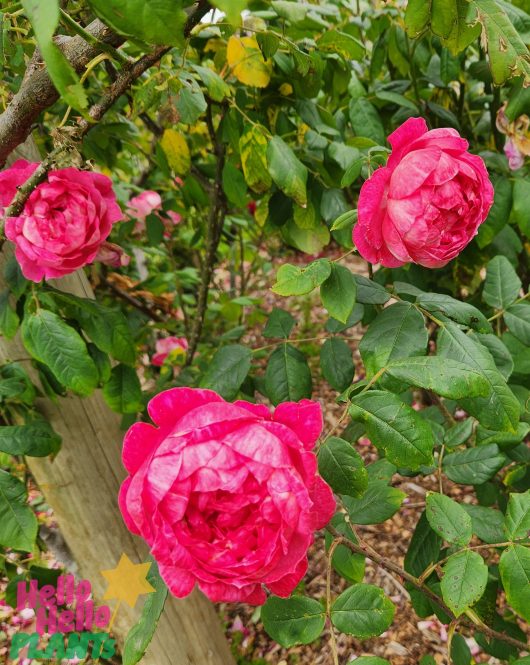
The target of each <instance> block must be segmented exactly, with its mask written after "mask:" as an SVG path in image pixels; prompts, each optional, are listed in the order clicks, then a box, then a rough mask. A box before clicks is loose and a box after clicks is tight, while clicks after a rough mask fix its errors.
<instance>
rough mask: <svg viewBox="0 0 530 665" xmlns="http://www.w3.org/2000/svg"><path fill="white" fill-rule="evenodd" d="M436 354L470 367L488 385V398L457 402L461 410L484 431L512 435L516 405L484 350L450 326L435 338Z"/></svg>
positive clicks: (517, 420) (517, 406) (514, 399)
mask: <svg viewBox="0 0 530 665" xmlns="http://www.w3.org/2000/svg"><path fill="white" fill-rule="evenodd" d="M438 354H439V355H440V356H442V357H443V358H452V359H453V360H458V361H460V362H463V363H465V364H467V365H471V366H472V367H473V368H474V369H476V370H477V371H478V372H480V373H481V374H482V375H483V376H484V378H485V379H486V380H487V381H488V383H489V385H490V394H489V396H488V397H473V398H470V399H463V400H460V404H461V405H462V407H463V408H464V409H465V410H466V411H467V412H468V413H470V414H471V415H472V416H474V417H475V418H477V419H478V420H479V421H480V422H481V424H483V425H484V427H487V428H490V429H494V430H496V431H499V430H502V431H511V432H514V431H515V430H516V428H517V424H518V422H519V414H520V406H519V402H518V400H517V398H516V397H515V395H514V394H513V393H512V391H511V390H510V389H509V388H508V386H507V385H506V382H505V380H504V378H503V376H502V374H500V372H499V371H498V369H497V368H496V366H495V363H494V361H493V358H492V357H491V355H490V353H489V352H488V351H487V349H485V348H484V347H483V346H482V345H481V344H478V343H477V342H475V341H474V340H473V339H471V338H470V336H469V335H466V334H465V333H464V332H462V330H460V328H458V326H456V325H455V324H454V323H448V324H446V325H445V326H444V327H443V328H442V329H441V330H440V332H439V334H438Z"/></svg>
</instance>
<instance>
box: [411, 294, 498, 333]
mask: <svg viewBox="0 0 530 665" xmlns="http://www.w3.org/2000/svg"><path fill="white" fill-rule="evenodd" d="M416 302H417V303H418V305H419V306H420V307H422V308H423V309H426V310H427V311H428V312H430V313H431V314H434V315H435V316H436V318H438V319H440V320H441V321H456V323H460V324H462V325H463V326H467V327H468V328H472V329H473V330H476V331H477V332H481V333H490V332H492V329H491V324H490V323H489V321H488V320H487V319H486V317H485V316H484V314H482V312H481V311H480V310H478V309H477V308H476V307H473V305H470V304H469V303H466V302H462V301H460V300H456V299H455V298H451V296H446V295H444V294H442V293H422V294H421V295H420V296H418V299H417V301H416Z"/></svg>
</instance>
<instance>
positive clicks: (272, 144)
mask: <svg viewBox="0 0 530 665" xmlns="http://www.w3.org/2000/svg"><path fill="white" fill-rule="evenodd" d="M267 162H268V164H269V173H270V174H271V176H272V179H273V180H274V182H275V183H276V185H277V186H278V187H279V188H280V189H281V190H282V192H283V193H284V194H285V195H286V196H289V197H290V198H292V199H294V200H295V201H296V203H298V205H300V206H302V207H305V206H306V205H307V168H306V167H305V166H304V165H303V164H302V162H301V161H300V160H299V159H298V158H297V157H296V155H295V154H294V152H293V151H292V150H291V148H290V147H289V146H288V145H287V143H285V141H284V140H283V139H282V138H280V137H279V136H273V138H272V139H271V140H270V141H269V145H268V148H267Z"/></svg>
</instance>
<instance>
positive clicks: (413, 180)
mask: <svg viewBox="0 0 530 665" xmlns="http://www.w3.org/2000/svg"><path fill="white" fill-rule="evenodd" d="M388 141H389V143H390V145H391V146H392V154H391V155H390V157H389V160H388V163H387V165H386V166H384V167H382V168H379V169H377V170H376V171H375V172H374V173H373V175H372V176H371V178H369V179H368V180H367V181H366V182H365V183H364V185H363V186H362V188H361V193H360V196H359V206H358V211H359V222H358V224H357V225H356V226H355V229H354V232H353V239H354V242H355V244H356V246H357V248H358V250H359V252H360V253H361V255H362V256H363V257H364V258H365V259H367V260H368V261H370V263H381V264H382V265H383V266H386V267H388V268H396V267H398V266H402V265H404V264H405V263H408V262H412V263H418V264H419V265H422V266H425V267H426V268H441V267H443V266H445V265H446V264H447V263H449V261H451V259H454V258H455V256H458V254H460V252H461V251H462V250H463V249H464V247H466V246H467V245H468V244H469V243H470V242H471V240H472V239H473V237H474V236H475V235H476V233H477V230H478V227H479V226H480V224H482V222H484V220H485V219H486V217H487V215H488V212H489V210H490V208H491V206H492V203H493V186H492V184H491V182H490V180H489V176H488V172H487V170H486V167H485V165H484V162H483V160H482V159H481V158H480V157H478V156H477V155H472V154H471V153H469V152H468V146H469V144H468V142H467V141H466V140H465V139H463V138H461V137H460V135H459V134H458V132H457V131H456V130H455V129H450V128H443V129H433V130H431V131H428V128H427V123H426V122H425V120H424V119H423V118H409V119H408V120H407V121H406V122H404V123H403V125H401V127H399V128H398V129H396V131H395V132H393V133H392V134H391V135H390V136H389V138H388Z"/></svg>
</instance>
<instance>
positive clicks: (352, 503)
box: [342, 469, 407, 524]
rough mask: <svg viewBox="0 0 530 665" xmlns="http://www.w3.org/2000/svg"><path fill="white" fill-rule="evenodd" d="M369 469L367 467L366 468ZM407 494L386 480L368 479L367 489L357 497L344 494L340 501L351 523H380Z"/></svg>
mask: <svg viewBox="0 0 530 665" xmlns="http://www.w3.org/2000/svg"><path fill="white" fill-rule="evenodd" d="M368 470H369V469H368ZM406 496H407V495H406V494H405V493H404V492H402V491H401V490H398V489H396V488H395V487H390V486H389V485H387V483H386V481H384V480H383V481H381V480H376V481H370V482H369V484H368V489H367V490H366V492H365V493H364V494H363V495H362V497H360V498H359V499H355V498H353V497H349V496H344V497H343V498H342V502H343V504H344V507H345V508H346V510H347V511H348V515H349V516H350V521H351V523H352V524H380V523H381V522H384V521H386V520H387V519H389V518H390V517H392V515H394V513H395V512H397V511H398V510H399V507H400V506H401V504H402V503H403V500H404V498H405V497H406Z"/></svg>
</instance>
